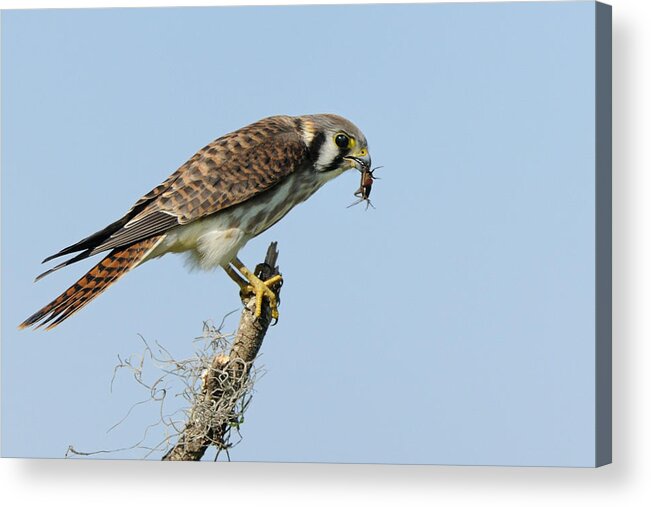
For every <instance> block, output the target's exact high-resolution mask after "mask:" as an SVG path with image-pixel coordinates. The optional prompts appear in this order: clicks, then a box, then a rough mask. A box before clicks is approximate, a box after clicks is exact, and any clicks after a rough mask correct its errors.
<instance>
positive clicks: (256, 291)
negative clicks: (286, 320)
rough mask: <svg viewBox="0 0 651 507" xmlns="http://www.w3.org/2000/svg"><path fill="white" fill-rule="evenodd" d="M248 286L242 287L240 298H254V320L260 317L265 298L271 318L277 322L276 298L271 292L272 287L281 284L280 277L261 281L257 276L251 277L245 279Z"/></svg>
mask: <svg viewBox="0 0 651 507" xmlns="http://www.w3.org/2000/svg"><path fill="white" fill-rule="evenodd" d="M247 280H248V282H249V283H248V284H247V285H245V286H243V287H242V288H241V290H240V297H241V298H242V300H243V301H244V300H245V299H248V298H251V297H255V318H256V319H257V318H258V317H260V314H261V313H262V300H263V298H265V297H266V298H267V300H268V301H269V306H270V308H271V318H272V319H273V320H276V321H277V320H278V297H277V296H276V294H275V292H274V291H273V290H271V288H272V287H274V286H275V285H277V284H278V283H281V282H282V281H283V277H282V276H281V275H274V276H272V277H271V278H269V279H268V280H265V281H262V280H260V279H259V278H258V277H257V276H255V275H252V276H250V277H247Z"/></svg>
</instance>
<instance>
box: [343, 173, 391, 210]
mask: <svg viewBox="0 0 651 507" xmlns="http://www.w3.org/2000/svg"><path fill="white" fill-rule="evenodd" d="M382 167H383V166H378V167H375V168H373V169H369V167H368V166H366V165H364V169H363V170H362V169H360V170H361V172H362V176H361V181H360V184H359V188H358V189H357V190H356V191H355V193H354V195H355V197H359V199H358V200H357V201H355V202H354V203H352V204H350V205H349V206H347V208H351V207H353V206H355V205H357V204H359V203H360V202H362V201H366V209H368V207H369V206H370V207H371V208H373V209H375V206H373V203H372V202H371V200H370V199H369V196H370V195H371V189H372V187H373V180H379V179H380V178H378V177H377V176H373V173H374V172H375V171H376V170H377V169H381V168H382Z"/></svg>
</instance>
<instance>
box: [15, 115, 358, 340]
mask: <svg viewBox="0 0 651 507" xmlns="http://www.w3.org/2000/svg"><path fill="white" fill-rule="evenodd" d="M341 131H345V132H347V133H348V134H349V135H350V136H351V137H353V138H357V139H358V145H359V146H364V147H365V146H366V139H365V138H364V137H363V134H361V132H360V131H359V130H358V129H357V128H356V127H355V126H354V125H353V124H352V123H350V122H349V121H348V120H346V119H344V118H341V117H339V116H336V115H310V116H299V117H291V116H273V117H269V118H265V119H263V120H260V121H258V122H255V123H253V124H251V125H248V126H246V127H243V128H241V129H239V130H236V131H235V132H232V133H230V134H226V135H224V136H222V137H220V138H218V139H216V140H215V141H213V142H212V143H210V144H208V145H207V146H205V147H204V148H202V149H201V150H199V151H198V152H197V153H196V154H195V155H194V156H192V158H190V160H188V161H187V162H186V163H185V164H183V165H182V166H181V167H180V168H179V169H178V170H176V171H175V172H174V173H173V174H171V175H170V176H169V177H168V178H167V179H166V180H165V181H164V182H163V183H162V184H160V185H158V186H157V187H155V188H154V189H153V190H151V191H150V192H149V193H147V194H145V195H144V196H143V197H141V198H140V199H139V200H138V201H137V202H136V203H135V204H134V205H133V207H132V208H131V209H130V210H129V211H128V212H127V213H126V214H125V215H124V216H123V217H122V218H120V219H119V220H117V221H115V222H113V223H112V224H110V225H108V226H107V227H105V228H104V229H102V230H100V231H98V232H96V233H94V234H92V235H91V236H88V237H87V238H85V239H83V240H81V241H79V242H77V243H75V244H74V245H71V246H69V247H67V248H64V249H63V250H61V251H60V252H58V253H56V254H55V255H52V256H50V257H48V258H47V259H45V261H48V260H50V259H54V258H56V257H60V256H63V255H68V254H71V253H77V255H76V256H74V257H72V258H70V259H68V260H66V261H64V262H62V263H61V264H59V265H57V266H55V267H54V268H52V269H50V270H48V271H46V272H45V273H43V274H42V275H40V276H39V277H38V278H37V279H39V278H42V277H43V276H45V275H47V274H49V273H51V272H53V271H56V270H58V269H60V268H62V267H64V266H67V265H69V264H72V263H74V262H78V261H80V260H83V259H85V258H87V257H89V256H91V255H95V254H97V253H100V252H104V251H111V252H110V253H109V255H108V256H107V257H106V258H105V259H104V260H102V261H101V262H100V263H99V264H97V265H96V266H95V267H94V268H93V269H91V270H90V271H89V272H88V273H87V274H86V275H85V276H84V277H82V278H81V279H80V280H79V281H78V282H77V283H75V284H73V285H72V286H71V287H70V288H69V289H68V290H67V291H65V292H64V293H63V294H61V295H60V296H59V297H58V298H57V299H55V300H54V301H53V302H52V303H50V304H49V305H47V306H45V307H44V308H42V309H41V310H39V311H38V312H37V313H35V314H34V315H32V316H31V317H29V318H28V319H27V320H25V322H23V323H22V324H21V327H27V326H31V325H34V324H36V323H38V322H40V321H43V322H42V323H41V324H40V325H43V324H46V323H48V322H50V324H49V326H48V328H51V327H54V326H56V325H57V324H59V323H60V322H62V321H63V320H65V319H66V318H68V317H69V316H70V315H72V314H73V313H75V312H76V311H78V310H79V309H81V308H82V307H83V306H84V305H86V304H87V303H88V302H89V301H90V300H92V299H93V298H94V297H96V296H97V295H99V294H100V293H101V292H102V291H103V290H105V289H106V288H107V287H108V286H109V285H110V284H112V283H113V282H115V281H116V280H117V279H118V278H120V277H121V276H122V275H123V274H125V273H126V272H127V271H128V270H129V269H132V268H133V267H135V266H136V265H138V264H139V263H140V262H143V261H144V260H148V259H149V258H152V257H157V256H160V255H163V254H165V253H167V252H181V251H190V253H192V254H195V255H196V256H199V257H201V258H202V259H203V260H204V261H205V262H200V264H201V265H202V267H205V266H203V265H204V264H205V265H206V266H208V267H210V266H213V265H222V266H223V265H224V262H228V261H230V260H231V258H232V256H234V255H235V254H236V253H237V250H239V248H241V247H242V246H243V245H244V244H245V243H246V241H248V239H250V238H251V237H254V236H256V235H257V234H259V233H260V232H262V231H263V230H265V229H266V228H268V227H270V226H271V225H273V223H275V222H276V221H278V220H280V219H281V218H282V217H283V216H284V215H285V214H286V213H287V212H288V211H289V210H290V209H291V208H292V207H293V206H294V205H295V204H297V203H298V202H301V201H303V200H305V199H307V198H308V197H309V196H310V195H312V193H314V192H315V191H316V190H317V189H318V188H319V187H320V186H321V185H323V183H325V181H327V180H328V179H330V178H331V177H334V176H335V175H337V174H340V173H341V172H343V171H344V170H346V169H350V168H352V167H354V166H355V163H354V162H351V161H350V159H349V160H344V159H346V157H345V155H347V154H351V153H352V151H351V150H350V149H346V150H344V149H340V148H337V147H334V148H333V146H332V143H333V141H332V139H333V135H335V134H333V132H335V133H336V132H341ZM364 155H366V150H365V149H364ZM357 160H358V161H359V159H357ZM369 160H370V159H369ZM335 169H336V170H335ZM328 172H329V173H331V175H330V176H328V175H327V173H328ZM324 175H325V176H324ZM188 231H189V232H188ZM211 234H212V235H213V236H214V237H213V236H211ZM220 234H221V236H220ZM215 238H216V239H215ZM232 238H235V239H232ZM226 240H230V241H231V242H232V244H226V246H224V248H223V251H222V250H220V249H219V248H220V245H222V244H224V241H226ZM210 241H212V244H211V243H209V242H210ZM219 241H222V243H219ZM206 243H207V244H208V246H206V245H205V244H206ZM202 249H203V250H202ZM45 261H44V262H45Z"/></svg>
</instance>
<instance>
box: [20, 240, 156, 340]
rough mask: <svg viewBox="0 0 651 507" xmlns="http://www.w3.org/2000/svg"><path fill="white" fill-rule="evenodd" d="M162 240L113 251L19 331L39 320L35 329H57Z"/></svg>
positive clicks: (31, 318)
mask: <svg viewBox="0 0 651 507" xmlns="http://www.w3.org/2000/svg"><path fill="white" fill-rule="evenodd" d="M162 239H163V236H155V237H152V238H147V239H145V240H142V241H139V242H137V243H134V244H132V245H129V246H126V247H122V248H116V249H115V250H113V251H112V252H111V253H110V254H108V255H107V256H106V257H104V259H102V260H101V261H100V262H99V263H97V264H96V265H95V267H93V268H92V269H91V270H90V271H89V272H88V273H86V274H85V275H84V276H82V277H81V278H80V279H79V280H77V282H75V283H74V284H73V285H72V286H70V287H69V288H68V290H66V291H65V292H64V293H63V294H61V295H60V296H59V297H58V298H56V299H55V300H54V301H52V302H51V303H50V304H49V305H46V306H44V307H43V308H41V309H40V310H39V311H38V312H36V313H35V314H34V315H32V316H31V317H29V318H28V319H26V320H25V322H23V323H22V324H21V325H20V326H18V327H19V329H24V328H26V327H29V326H32V325H34V324H36V323H37V322H40V321H42V322H41V323H40V324H38V326H36V327H41V326H44V325H45V324H47V323H48V322H49V323H50V324H49V325H48V326H47V327H46V328H45V329H52V328H53V327H55V326H57V325H58V324H60V323H61V322H63V321H64V320H66V319H67V318H68V317H70V316H71V315H73V314H74V313H76V312H77V311H79V310H81V309H82V308H83V307H84V306H86V305H87V304H88V303H90V302H91V301H92V300H93V299H95V298H96V297H97V296H99V295H100V294H101V293H102V292H104V291H105V290H106V289H107V288H108V286H109V285H111V284H112V283H113V282H116V281H117V280H118V279H119V278H120V277H122V275H124V274H125V273H126V272H127V271H129V270H131V269H133V268H135V267H136V266H137V265H138V264H140V263H141V262H142V261H143V260H144V259H145V257H147V255H148V254H149V253H150V252H151V251H152V250H153V249H154V248H155V247H156V245H158V243H159V242H160V241H161V240H162Z"/></svg>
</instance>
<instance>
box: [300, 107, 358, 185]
mask: <svg viewBox="0 0 651 507" xmlns="http://www.w3.org/2000/svg"><path fill="white" fill-rule="evenodd" d="M301 120H302V124H303V139H304V140H305V142H306V144H307V146H308V147H309V149H310V152H311V154H312V159H313V160H314V167H315V169H316V171H317V172H319V173H322V174H323V175H324V176H326V175H327V177H334V176H337V175H339V174H341V173H343V172H344V171H347V170H348V169H358V170H359V171H364V170H365V169H369V168H370V167H371V155H370V153H369V150H368V142H367V141H366V137H365V136H364V134H363V133H362V131H361V130H360V129H359V128H357V126H356V125H354V124H353V123H352V122H350V121H348V120H347V119H346V118H343V117H342V116H338V115H336V114H316V115H310V116H304V117H301Z"/></svg>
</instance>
